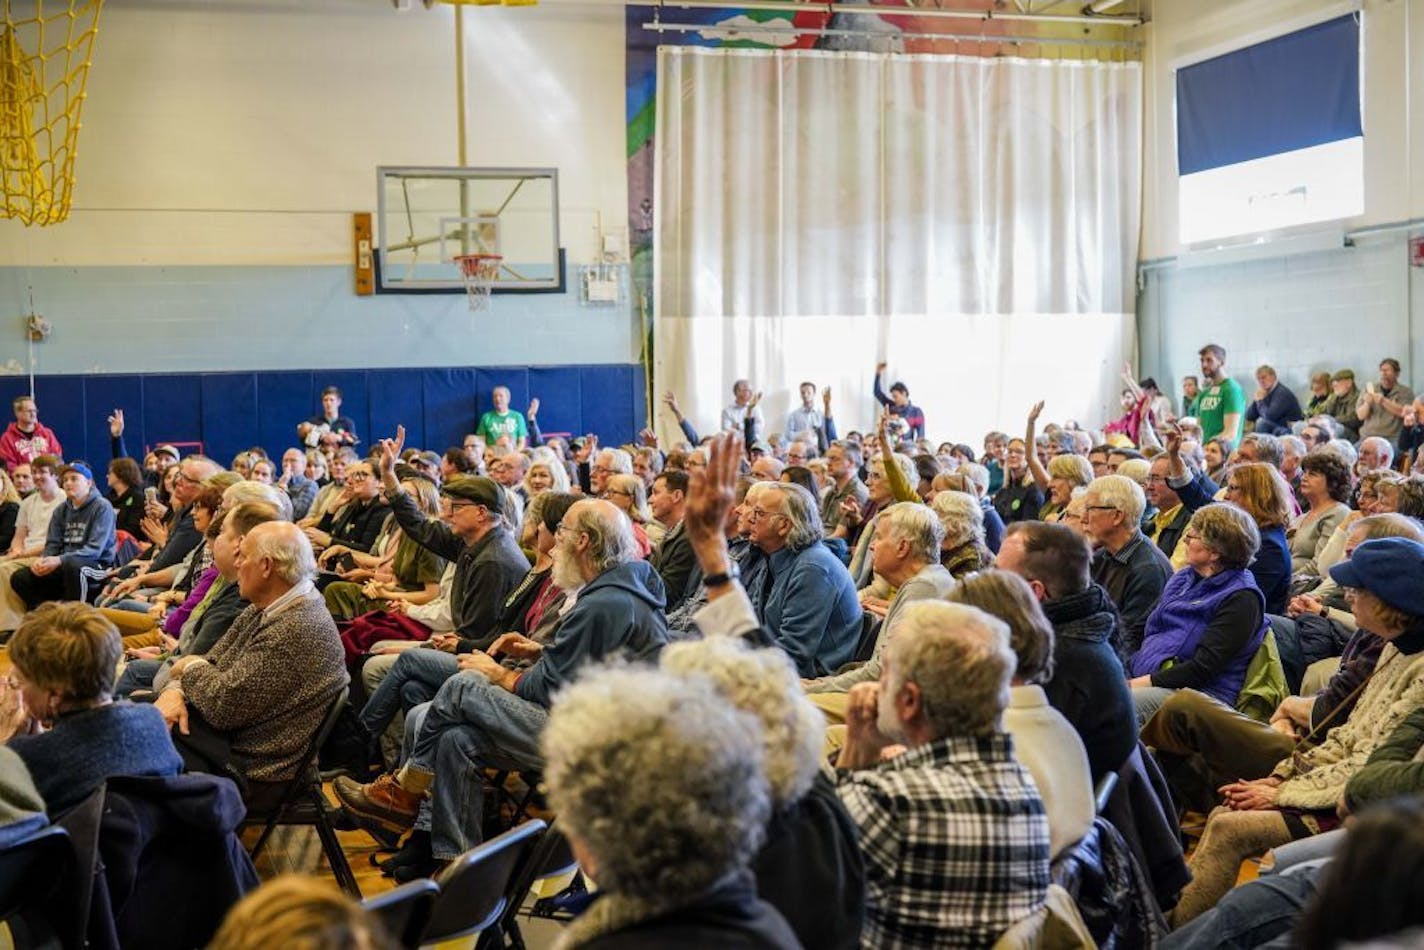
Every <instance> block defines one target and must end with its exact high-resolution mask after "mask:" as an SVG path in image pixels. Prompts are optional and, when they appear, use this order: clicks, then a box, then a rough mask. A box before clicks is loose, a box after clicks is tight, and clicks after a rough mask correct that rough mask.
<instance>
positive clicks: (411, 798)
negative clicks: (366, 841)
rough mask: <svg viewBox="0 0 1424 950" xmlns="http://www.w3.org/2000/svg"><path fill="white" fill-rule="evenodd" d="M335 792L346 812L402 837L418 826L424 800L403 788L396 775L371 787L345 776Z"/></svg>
mask: <svg viewBox="0 0 1424 950" xmlns="http://www.w3.org/2000/svg"><path fill="white" fill-rule="evenodd" d="M331 790H332V791H333V792H335V793H336V799H337V801H339V802H340V803H341V807H342V808H344V809H345V810H346V811H348V812H350V813H351V814H353V815H355V816H356V817H357V818H364V819H365V820H367V821H369V822H374V823H375V824H377V825H379V826H381V827H382V828H386V829H388V830H390V831H394V832H396V833H398V834H399V833H400V832H403V831H406V830H407V829H409V828H410V827H411V826H412V825H414V824H415V815H416V812H418V811H419V810H420V799H421V797H422V796H420V795H416V794H414V793H412V792H407V791H406V790H405V789H403V788H401V787H400V785H398V784H397V783H396V777H395V774H394V773H392V772H387V773H386V774H385V775H382V776H381V777H380V778H378V779H376V780H375V781H374V782H371V783H370V784H368V785H362V784H360V783H359V782H357V781H356V780H354V779H351V778H347V777H346V776H341V777H340V778H338V779H337V780H336V781H334V782H332V784H331Z"/></svg>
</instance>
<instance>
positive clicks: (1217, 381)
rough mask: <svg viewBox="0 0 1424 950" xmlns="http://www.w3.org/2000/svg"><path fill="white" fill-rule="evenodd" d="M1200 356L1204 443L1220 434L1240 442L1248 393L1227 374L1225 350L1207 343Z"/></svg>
mask: <svg viewBox="0 0 1424 950" xmlns="http://www.w3.org/2000/svg"><path fill="white" fill-rule="evenodd" d="M1197 355H1198V356H1200V357H1201V371H1202V391H1201V395H1200V396H1198V397H1197V421H1198V422H1200V423H1201V427H1202V442H1203V443H1206V442H1207V441H1209V440H1211V439H1212V438H1214V437H1216V436H1218V435H1224V436H1226V437H1227V438H1228V439H1231V440H1232V441H1233V442H1239V441H1240V440H1241V424H1242V422H1243V421H1245V419H1246V396H1245V395H1244V394H1243V393H1242V392H1241V387H1240V386H1239V385H1237V383H1236V380H1234V379H1231V378H1230V377H1228V376H1227V375H1226V351H1225V350H1224V349H1222V348H1221V347H1219V346H1217V345H1216V344H1215V343H1208V344H1207V345H1206V346H1204V347H1202V348H1201V351H1200V352H1199V353H1198V354H1197Z"/></svg>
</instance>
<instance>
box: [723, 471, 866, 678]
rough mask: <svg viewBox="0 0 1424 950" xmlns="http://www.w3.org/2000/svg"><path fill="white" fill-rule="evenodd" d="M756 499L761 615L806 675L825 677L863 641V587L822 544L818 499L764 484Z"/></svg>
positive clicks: (750, 514)
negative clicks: (762, 569)
mask: <svg viewBox="0 0 1424 950" xmlns="http://www.w3.org/2000/svg"><path fill="white" fill-rule="evenodd" d="M760 484H761V486H762V487H761V489H760V490H759V492H758V494H757V495H756V500H755V501H751V500H749V501H748V505H749V509H748V510H747V512H746V514H747V520H748V522H749V523H750V526H751V531H750V540H751V542H752V544H753V545H755V546H756V547H757V548H758V549H759V550H760V551H761V552H762V554H763V555H765V556H766V575H765V580H764V582H763V583H761V584H759V585H754V586H759V587H761V588H762V589H761V590H753V591H752V592H751V595H752V602H753V603H754V604H756V608H757V616H758V617H759V618H760V620H761V622H762V625H763V626H764V627H765V628H766V630H767V632H768V633H770V634H771V637H772V639H773V640H775V641H776V644H777V645H778V646H780V647H781V648H782V649H783V650H785V651H786V652H787V654H788V655H789V656H790V657H791V661H792V662H793V663H795V664H796V669H797V672H799V673H800V675H801V676H803V677H806V678H807V679H811V678H814V677H817V676H825V675H826V674H828V673H830V672H831V671H832V670H835V669H837V668H839V667H840V666H841V665H843V664H845V663H847V662H849V661H850V659H851V658H852V657H853V656H854V655H855V648H856V645H857V644H858V643H859V642H860V629H861V609H860V600H859V598H857V597H856V593H855V582H854V581H853V580H851V576H850V572H849V571H847V570H846V568H845V565H844V564H842V563H841V562H840V559H839V558H838V557H836V556H835V555H834V554H832V553H831V550H830V548H828V547H826V546H825V545H824V544H823V543H822V542H821V538H822V529H821V516H820V514H819V513H818V512H817V510H816V499H815V498H814V497H812V495H811V493H810V492H808V491H807V490H806V489H804V488H802V487H801V486H800V485H792V484H786V483H782V482H761V483H760Z"/></svg>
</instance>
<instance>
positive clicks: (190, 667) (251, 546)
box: [154, 521, 350, 795]
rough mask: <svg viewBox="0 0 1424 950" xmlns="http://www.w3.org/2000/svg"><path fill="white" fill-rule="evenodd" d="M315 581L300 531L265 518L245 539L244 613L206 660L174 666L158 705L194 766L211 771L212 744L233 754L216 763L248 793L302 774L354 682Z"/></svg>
mask: <svg viewBox="0 0 1424 950" xmlns="http://www.w3.org/2000/svg"><path fill="white" fill-rule="evenodd" d="M315 575H316V559H315V558H314V557H313V555H312V548H311V542H310V541H308V540H307V538H306V536H305V535H304V534H302V531H301V529H300V528H298V527H297V526H296V525H294V524H292V523H290V522H286V521H270V522H267V523H265V524H259V525H257V526H256V527H254V528H252V530H250V531H248V532H247V534H246V535H244V536H243V538H242V543H241V546H240V547H239V548H238V556H237V583H238V590H239V591H240V592H241V594H242V597H243V599H244V600H246V601H247V602H248V603H249V605H250V606H249V607H248V608H247V609H246V610H244V611H243V612H242V613H240V614H238V616H237V619H236V620H234V621H233V622H232V626H231V627H229V628H228V631H227V633H226V634H224V635H223V637H222V639H220V640H218V642H217V643H215V644H214V645H213V647H212V649H210V650H209V651H208V652H207V653H206V654H204V655H202V656H186V657H183V658H182V659H180V660H178V661H176V662H175V663H174V664H173V666H172V667H171V668H170V670H169V677H168V685H167V686H165V687H164V689H163V692H161V693H159V695H158V698H157V700H155V703H154V704H155V705H156V706H157V707H158V710H159V712H161V713H163V718H164V719H165V720H167V721H168V723H169V724H170V725H174V726H176V727H177V728H176V729H174V731H173V741H174V744H175V745H176V746H177V747H178V751H179V753H180V754H181V755H182V756H183V759H184V762H186V763H187V765H188V767H189V768H190V769H193V770H200V771H213V769H214V762H213V761H212V749H213V744H214V739H216V741H217V743H218V745H219V747H221V746H224V745H225V746H229V747H230V755H228V756H227V757H226V761H225V762H223V763H221V764H223V765H228V766H231V767H233V768H236V769H237V770H238V771H237V773H236V774H239V775H245V776H246V778H247V780H248V784H249V786H250V788H249V793H250V795H260V787H261V785H262V784H263V783H271V782H283V781H286V780H287V779H290V778H292V776H294V775H296V773H297V770H298V769H299V768H301V767H302V765H303V762H302V754H303V753H304V752H305V751H306V749H307V747H308V746H309V745H310V744H311V740H312V736H313V735H315V734H316V730H317V728H318V727H320V725H321V722H322V720H323V719H324V718H326V713H327V710H328V709H329V708H330V706H331V703H332V700H334V699H335V698H336V696H337V694H338V693H340V692H341V691H342V690H344V689H346V684H347V683H348V682H350V677H349V676H347V673H346V662H345V657H344V656H343V654H342V649H341V639H340V637H339V636H338V634H337V632H336V622H335V621H334V620H332V619H331V613H330V612H329V611H328V610H327V609H326V602H325V601H324V600H323V599H322V596H321V595H320V594H318V593H317V592H316V588H315V587H314V586H313V585H312V578H313V577H314V576H315ZM204 739H206V740H207V741H203V740H204Z"/></svg>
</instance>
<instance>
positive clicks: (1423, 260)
mask: <svg viewBox="0 0 1424 950" xmlns="http://www.w3.org/2000/svg"><path fill="white" fill-rule="evenodd" d="M1409 263H1410V264H1412V265H1413V266H1415V267H1424V237H1416V238H1410V239H1409Z"/></svg>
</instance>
